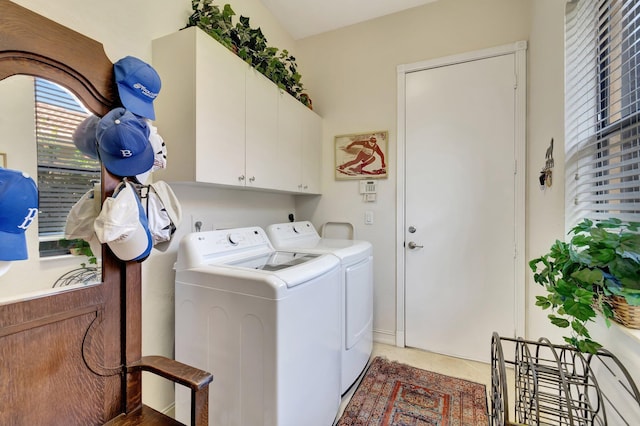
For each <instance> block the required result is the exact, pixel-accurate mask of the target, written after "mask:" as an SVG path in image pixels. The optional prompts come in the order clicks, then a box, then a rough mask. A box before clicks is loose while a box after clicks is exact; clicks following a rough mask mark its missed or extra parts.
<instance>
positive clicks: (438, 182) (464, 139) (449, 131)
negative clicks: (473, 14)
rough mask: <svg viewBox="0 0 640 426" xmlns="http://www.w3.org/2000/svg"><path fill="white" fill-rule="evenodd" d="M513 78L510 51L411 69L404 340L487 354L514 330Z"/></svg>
mask: <svg viewBox="0 0 640 426" xmlns="http://www.w3.org/2000/svg"><path fill="white" fill-rule="evenodd" d="M515 83H516V79H515V61H514V54H506V55H501V56H496V57H491V58H485V59H478V60H472V61H468V62H463V63H457V64H454V65H448V66H440V67H435V68H429V69H424V70H420V71H416V72H411V73H407V74H406V81H405V90H406V91H405V102H406V104H405V114H406V117H405V123H406V128H405V151H406V152H405V158H406V160H405V221H404V224H405V230H404V233H405V235H404V237H405V242H406V247H405V280H406V281H405V344H406V345H407V346H412V347H417V348H422V349H426V350H429V351H433V352H438V353H443V354H446V355H452V356H457V357H462V358H467V359H474V360H480V361H488V360H489V352H490V351H489V348H490V341H491V333H492V332H493V331H497V332H498V333H500V335H504V336H513V335H514V333H515V329H516V324H515V303H514V302H515V297H514V295H515V282H514V271H515V250H516V243H515V238H514V236H515V229H516V214H515V207H514V206H515V204H516V201H515V200H516V185H515V181H516V179H515V178H514V170H515V158H516V154H515V137H514V135H515V133H516V127H515V126H516V125H515V118H514V117H515V108H516V97H515ZM412 243H414V244H415V245H416V246H417V247H415V248H411V246H412V245H413V244H412Z"/></svg>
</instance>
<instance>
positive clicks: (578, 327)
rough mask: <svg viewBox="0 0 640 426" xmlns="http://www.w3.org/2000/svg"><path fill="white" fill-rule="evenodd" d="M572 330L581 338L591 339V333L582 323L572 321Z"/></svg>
mask: <svg viewBox="0 0 640 426" xmlns="http://www.w3.org/2000/svg"><path fill="white" fill-rule="evenodd" d="M571 328H572V329H573V331H575V332H576V333H577V334H578V335H579V336H584V337H591V336H590V335H589V331H588V330H587V327H585V326H584V323H582V322H580V321H571Z"/></svg>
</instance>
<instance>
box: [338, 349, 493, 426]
mask: <svg viewBox="0 0 640 426" xmlns="http://www.w3.org/2000/svg"><path fill="white" fill-rule="evenodd" d="M488 423H489V417H488V414H487V396H486V390H485V386H484V385H481V384H479V383H474V382H470V381H468V380H463V379H457V378H455V377H449V376H445V375H443V374H438V373H433V372H431V371H426V370H422V369H419V368H415V367H411V366H409V365H406V364H401V363H398V362H395V361H389V360H388V359H386V358H383V357H376V358H375V359H374V360H373V361H372V363H371V365H370V366H369V369H368V370H367V372H366V374H365V376H364V377H363V379H362V381H361V382H360V385H359V386H358V389H356V391H355V393H354V394H353V397H352V398H351V400H350V401H349V403H348V404H347V407H346V408H345V410H344V413H343V414H342V417H341V418H340V420H338V423H337V426H347V425H350V426H351V425H354V426H355V425H358V426H386V425H402V426H427V425H429V426H433V425H437V426H478V425H482V426H486V425H487V424H488Z"/></svg>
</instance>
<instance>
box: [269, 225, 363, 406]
mask: <svg viewBox="0 0 640 426" xmlns="http://www.w3.org/2000/svg"><path fill="white" fill-rule="evenodd" d="M265 230H266V231H267V235H268V236H269V240H270V241H271V243H272V244H273V246H274V247H276V248H277V249H278V250H297V251H300V252H304V253H316V254H319V253H331V254H333V255H335V256H337V257H338V258H339V259H340V264H341V271H342V273H341V280H340V281H341V288H342V291H341V309H340V312H341V322H342V326H341V333H342V336H341V364H342V367H341V385H340V392H341V394H342V393H345V392H346V391H347V390H348V389H349V387H351V385H352V384H353V383H354V382H355V381H356V379H357V378H358V376H359V375H360V373H361V372H362V370H363V369H364V368H365V367H366V365H367V362H368V361H369V357H370V356H371V350H372V348H373V249H372V246H371V243H370V242H368V241H362V240H346V239H333V238H322V237H320V235H319V234H318V232H317V231H316V229H315V228H314V226H313V224H311V222H308V221H301V222H290V223H277V224H273V225H269V226H268V227H267V228H266V229H265Z"/></svg>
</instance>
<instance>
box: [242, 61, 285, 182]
mask: <svg viewBox="0 0 640 426" xmlns="http://www.w3.org/2000/svg"><path fill="white" fill-rule="evenodd" d="M246 87H247V93H246V165H245V166H246V176H247V179H246V186H251V187H255V188H268V189H279V181H278V175H279V173H280V167H279V163H278V162H279V155H278V97H279V94H278V88H277V87H276V86H275V84H273V83H272V82H271V81H270V80H269V79H268V78H266V77H265V76H263V75H262V74H260V72H258V71H256V70H255V69H254V68H249V69H248V70H247V73H246Z"/></svg>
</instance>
